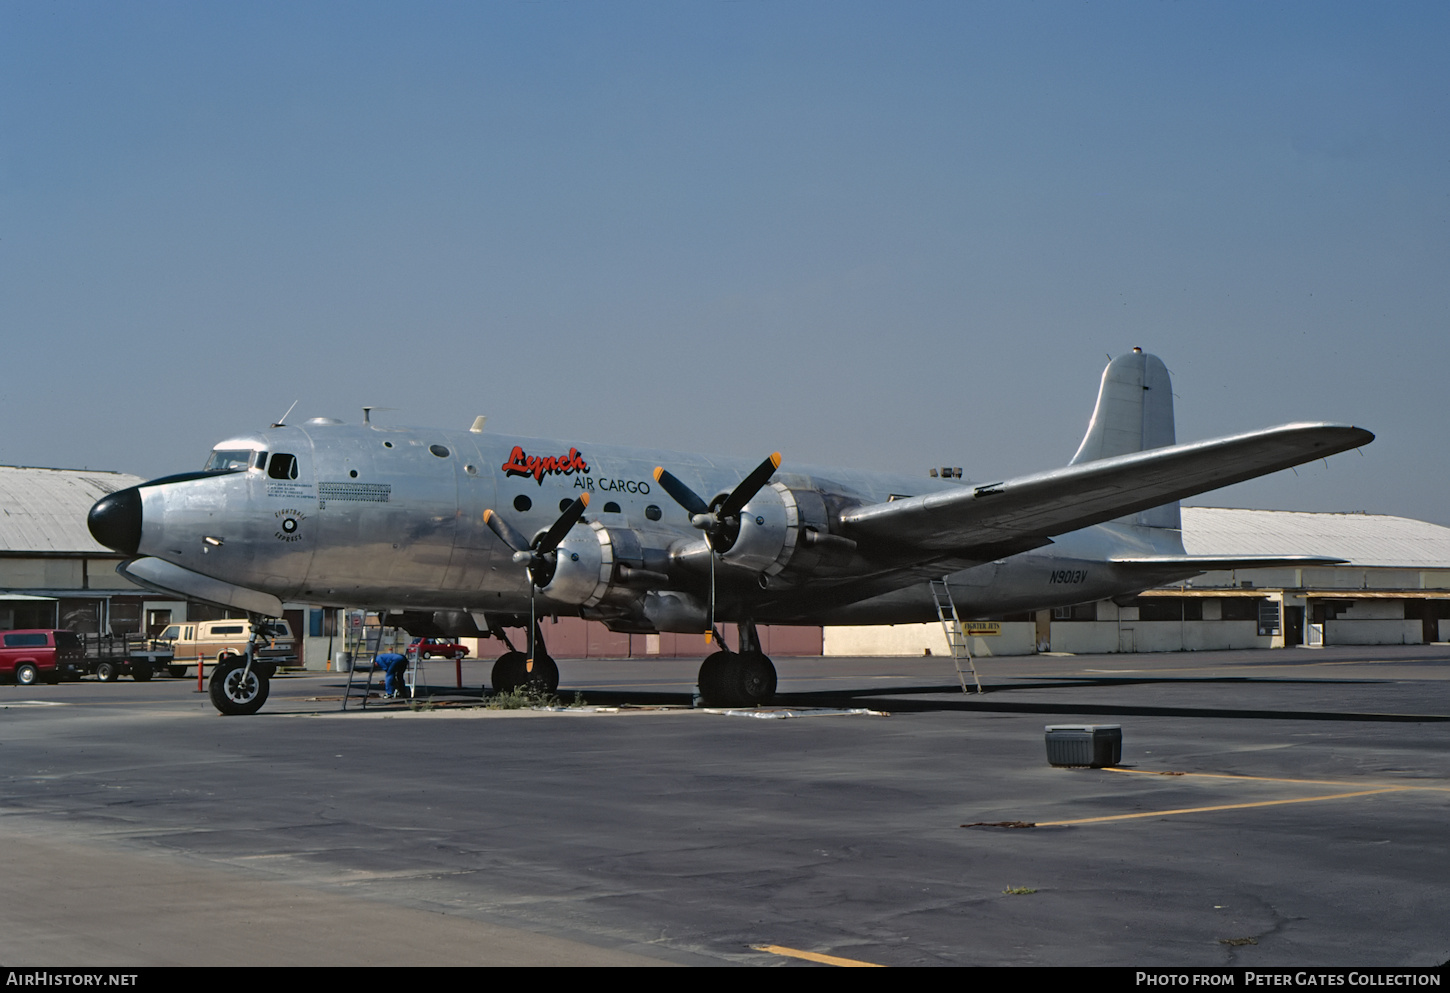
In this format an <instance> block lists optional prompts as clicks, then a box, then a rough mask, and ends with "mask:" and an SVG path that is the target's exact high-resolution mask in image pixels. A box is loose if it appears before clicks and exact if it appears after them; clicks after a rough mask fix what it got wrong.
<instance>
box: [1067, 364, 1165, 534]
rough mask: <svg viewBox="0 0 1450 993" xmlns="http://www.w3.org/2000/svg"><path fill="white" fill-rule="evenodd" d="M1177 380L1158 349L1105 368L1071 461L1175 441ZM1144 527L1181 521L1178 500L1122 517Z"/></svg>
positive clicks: (1078, 461)
mask: <svg viewBox="0 0 1450 993" xmlns="http://www.w3.org/2000/svg"><path fill="white" fill-rule="evenodd" d="M1174 437H1175V436H1174V430H1173V382H1172V379H1171V378H1170V377H1169V375H1168V367H1167V366H1165V365H1164V364H1163V361H1162V360H1161V359H1159V358H1158V356H1156V355H1149V354H1148V353H1147V352H1144V351H1143V350H1142V349H1141V348H1135V349H1133V350H1132V351H1131V352H1129V353H1127V354H1126V355H1119V356H1118V357H1117V358H1115V359H1113V360H1112V361H1110V362H1109V363H1108V367H1107V368H1106V369H1104V370H1103V382H1102V386H1101V387H1099V389H1098V403H1097V406H1096V407H1094V408H1093V416H1092V420H1091V421H1089V422H1088V429H1087V434H1085V435H1084V436H1083V439H1082V444H1081V445H1079V446H1078V449H1077V454H1076V455H1074V456H1073V457H1072V461H1070V462H1069V463H1068V465H1077V464H1078V463H1081V462H1096V461H1097V460H1098V459H1108V458H1112V457H1113V456H1115V455H1129V454H1132V453H1133V452H1145V451H1148V450H1149V449H1153V448H1164V447H1167V446H1168V445H1172V444H1174ZM1121 520H1122V521H1123V523H1126V524H1137V525H1140V526H1143V527H1155V528H1173V529H1175V530H1177V529H1179V528H1180V527H1181V523H1180V520H1179V515H1178V504H1177V503H1176V502H1175V503H1170V504H1164V505H1163V506H1161V507H1154V508H1152V509H1151V510H1145V511H1142V512H1141V513H1137V514H1133V515H1130V516H1129V517H1124V518H1121Z"/></svg>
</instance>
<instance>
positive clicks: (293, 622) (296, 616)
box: [282, 610, 307, 668]
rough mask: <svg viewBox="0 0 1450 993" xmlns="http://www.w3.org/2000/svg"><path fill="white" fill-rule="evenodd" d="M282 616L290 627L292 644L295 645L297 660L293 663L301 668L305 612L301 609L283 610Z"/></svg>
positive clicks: (304, 647)
mask: <svg viewBox="0 0 1450 993" xmlns="http://www.w3.org/2000/svg"><path fill="white" fill-rule="evenodd" d="M282 617H283V619H284V620H286V621H287V626H288V627H290V628H291V629H292V644H294V645H296V646H297V661H296V662H295V663H293V664H294V665H296V666H298V667H299V668H301V667H302V666H303V665H304V659H305V657H306V643H307V614H306V612H305V611H301V610H284V611H282Z"/></svg>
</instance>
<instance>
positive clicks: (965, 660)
mask: <svg viewBox="0 0 1450 993" xmlns="http://www.w3.org/2000/svg"><path fill="white" fill-rule="evenodd" d="M931 596H932V600H933V601H934V602H935V604H936V616H937V619H938V620H940V621H941V628H942V633H943V634H945V635H946V636H947V646H948V647H949V648H951V650H952V666H953V668H955V669H956V671H957V682H958V683H960V684H961V687H962V692H963V693H970V692H971V690H969V689H968V688H967V676H968V675H969V674H970V675H971V677H972V682H973V683H974V684H975V685H976V687H977V692H978V693H983V692H986V691H985V690H983V689H982V680H981V677H979V676H978V675H977V667H976V665H975V664H974V663H973V661H972V648H971V645H970V644H969V643H968V642H967V631H966V628H964V627H963V626H962V619H961V616H960V615H959V614H958V613H957V605H956V602H955V601H954V600H952V591H951V587H949V586H948V585H947V581H946V579H944V578H943V579H933V580H932V581H931Z"/></svg>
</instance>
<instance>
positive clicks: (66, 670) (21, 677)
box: [0, 629, 85, 686]
mask: <svg viewBox="0 0 1450 993" xmlns="http://www.w3.org/2000/svg"><path fill="white" fill-rule="evenodd" d="M84 665H85V650H84V649H83V648H82V647H81V640H80V639H79V638H77V637H76V634H75V632H74V631H52V630H48V629H47V630H27V631H4V632H0V679H3V678H8V679H13V680H15V682H16V684H17V685H20V686H31V685H33V684H35V683H37V682H39V681H40V680H42V679H43V680H45V681H46V682H47V683H58V682H60V678H61V676H62V675H66V674H71V673H74V674H76V675H79V674H80V671H81V669H82V668H83V667H84Z"/></svg>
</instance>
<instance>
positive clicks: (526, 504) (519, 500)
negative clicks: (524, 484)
mask: <svg viewBox="0 0 1450 993" xmlns="http://www.w3.org/2000/svg"><path fill="white" fill-rule="evenodd" d="M533 505H534V501H532V500H530V499H529V498H528V497H526V496H524V495H523V494H522V493H520V494H519V495H518V496H516V497H514V510H517V511H518V512H519V513H520V514H522V513H524V512H525V511H527V510H528V509H529V508H530V507H532V506H533Z"/></svg>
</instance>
